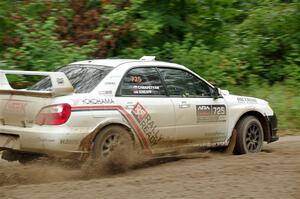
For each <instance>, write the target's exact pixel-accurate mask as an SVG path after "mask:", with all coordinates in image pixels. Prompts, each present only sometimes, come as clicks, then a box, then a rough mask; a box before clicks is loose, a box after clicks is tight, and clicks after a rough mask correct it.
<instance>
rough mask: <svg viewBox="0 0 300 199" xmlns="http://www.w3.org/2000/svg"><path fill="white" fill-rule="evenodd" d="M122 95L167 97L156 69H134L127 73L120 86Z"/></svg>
mask: <svg viewBox="0 0 300 199" xmlns="http://www.w3.org/2000/svg"><path fill="white" fill-rule="evenodd" d="M120 95H123V96H124V95H125V96H128V95H134V96H137V95H139V96H152V95H166V92H165V88H164V87H163V84H162V82H161V79H160V76H159V74H158V72H157V71H156V69H155V68H134V69H131V70H130V71H128V72H127V74H126V75H125V76H124V78H123V81H122V82H121V86H120Z"/></svg>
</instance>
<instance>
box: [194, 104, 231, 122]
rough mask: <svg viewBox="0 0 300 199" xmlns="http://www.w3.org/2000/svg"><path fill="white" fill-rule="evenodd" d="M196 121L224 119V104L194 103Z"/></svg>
mask: <svg viewBox="0 0 300 199" xmlns="http://www.w3.org/2000/svg"><path fill="white" fill-rule="evenodd" d="M196 114H197V122H202V121H211V122H214V121H226V106H225V105H196Z"/></svg>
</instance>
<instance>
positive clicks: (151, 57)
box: [140, 56, 155, 61]
mask: <svg viewBox="0 0 300 199" xmlns="http://www.w3.org/2000/svg"><path fill="white" fill-rule="evenodd" d="M140 60H142V61H155V56H143V57H141V58H140Z"/></svg>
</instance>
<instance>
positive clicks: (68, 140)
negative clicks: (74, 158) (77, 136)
mask: <svg viewBox="0 0 300 199" xmlns="http://www.w3.org/2000/svg"><path fill="white" fill-rule="evenodd" d="M59 143H60V144H79V143H80V141H79V140H71V139H61V140H60V141H59Z"/></svg>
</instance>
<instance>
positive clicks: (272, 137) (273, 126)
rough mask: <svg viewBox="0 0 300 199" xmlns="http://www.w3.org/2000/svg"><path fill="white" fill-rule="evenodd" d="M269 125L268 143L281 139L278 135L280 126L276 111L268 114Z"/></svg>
mask: <svg viewBox="0 0 300 199" xmlns="http://www.w3.org/2000/svg"><path fill="white" fill-rule="evenodd" d="M266 120H267V123H268V127H269V139H268V143H270V142H275V141H277V140H278V139H279V136H278V135H277V131H278V127H277V116H276V114H275V113H274V115H271V116H267V117H266Z"/></svg>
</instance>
